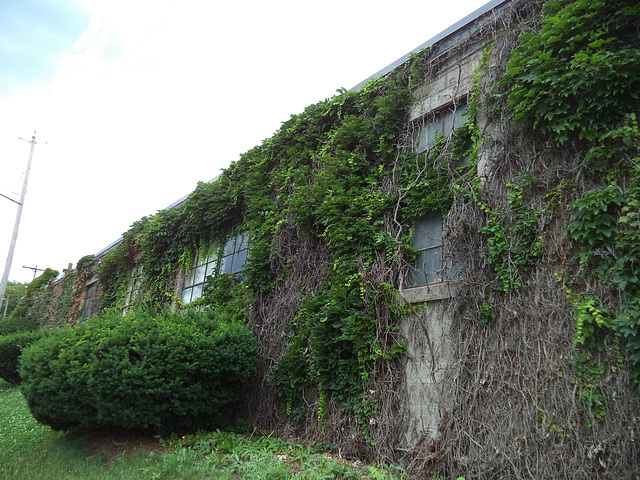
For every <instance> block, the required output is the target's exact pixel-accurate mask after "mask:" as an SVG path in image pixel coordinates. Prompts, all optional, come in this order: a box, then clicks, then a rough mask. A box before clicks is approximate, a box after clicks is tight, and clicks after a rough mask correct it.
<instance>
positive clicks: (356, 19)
mask: <svg viewBox="0 0 640 480" xmlns="http://www.w3.org/2000/svg"><path fill="white" fill-rule="evenodd" d="M484 3H486V2H485V0H449V1H448V2H441V1H438V2H436V1H430V0H427V1H424V0H423V1H415V0H413V1H409V0H393V1H391V0H387V1H378V0H367V1H364V0H340V1H337V0H324V1H322V2H303V1H300V0H297V1H294V0H272V1H270V2H267V1H264V0H263V1H257V0H244V1H235V2H219V1H204V0H180V1H177V0H153V1H151V0H148V1H147V0H102V1H101V0H55V1H54V0H0V194H3V195H6V196H9V197H11V198H13V199H15V200H18V199H19V196H20V190H21V188H22V178H23V173H24V170H25V168H26V164H27V159H28V156H29V144H28V143H27V142H24V141H22V140H19V138H18V137H22V138H25V139H27V140H29V139H30V138H31V135H32V134H33V132H34V130H37V134H36V139H37V141H38V142H47V143H46V144H44V143H42V144H40V143H39V144H38V145H36V147H35V151H34V156H33V165H32V168H31V174H30V177H29V188H28V192H27V197H26V201H25V205H24V210H23V215H22V221H21V225H20V234H19V236H18V243H17V248H16V252H15V255H14V258H13V263H12V269H11V274H10V276H9V279H10V280H17V281H21V282H28V281H30V280H31V279H32V278H33V271H31V270H28V269H26V268H23V266H28V267H36V266H37V267H38V268H45V267H50V268H53V269H56V270H60V271H62V269H63V268H66V266H67V264H68V263H73V264H74V265H75V264H76V262H77V261H78V260H79V259H80V258H81V257H83V256H84V255H87V254H95V253H97V252H98V251H100V250H101V249H102V248H104V247H106V246H107V245H109V244H110V243H111V242H113V241H114V240H116V239H117V238H119V236H120V235H121V234H122V233H123V232H125V231H126V230H128V229H129V226H130V225H131V224H132V223H133V222H135V221H136V220H138V219H140V218H142V217H143V216H145V215H152V214H154V213H156V212H157V211H158V210H160V209H163V208H165V207H166V206H168V205H169V204H171V203H173V202H174V201H175V200H177V199H179V198H181V197H183V196H184V195H187V194H188V193H190V192H191V191H193V189H194V188H195V186H196V184H197V182H198V181H208V180H210V179H211V178H213V177H215V176H216V175H218V174H219V173H220V169H222V168H225V167H227V166H228V165H229V163H230V162H232V161H234V160H237V159H238V157H239V155H240V154H241V153H243V152H245V151H247V150H249V149H250V148H252V147H253V146H254V145H257V144H260V143H261V142H262V140H263V139H265V138H268V137H270V136H271V135H272V134H273V133H274V132H275V131H276V130H277V129H278V128H279V126H280V125H281V123H282V122H283V121H286V120H287V119H288V118H289V117H290V116H291V115H292V114H296V113H300V112H302V111H303V110H304V108H305V107H306V106H307V105H310V104H313V103H316V102H318V101H320V100H323V99H325V98H329V97H331V96H333V95H334V94H335V93H336V90H337V89H338V88H343V87H344V88H347V89H348V88H351V87H353V86H354V85H356V84H358V83H359V82H360V81H362V80H364V79H365V78H367V77H368V76H370V75H372V74H374V73H375V72H377V71H378V70H380V69H381V68H383V67H385V66H386V65H388V64H390V63H391V62H393V61H394V60H396V59H397V58H399V57H401V56H403V55H404V54H406V53H407V52H409V51H411V50H413V49H414V48H416V47H417V46H419V45H421V44H422V43H424V42H425V41H427V40H428V39H429V38H431V37H433V36H434V35H436V34H438V33H439V32H441V31H442V30H444V29H446V28H447V27H448V26H450V25H452V24H453V23H455V22H457V21H458V20H460V19H461V18H463V17H465V16H466V15H468V14H469V13H471V12H473V11H474V10H476V9H477V8H479V7H480V6H482V5H483V4H484ZM16 211H17V205H16V204H15V203H13V202H11V201H9V200H7V199H6V198H4V197H0V269H1V270H0V275H1V274H2V271H4V265H5V260H6V257H7V253H8V250H9V243H10V240H11V233H12V231H13V225H14V221H15V215H16Z"/></svg>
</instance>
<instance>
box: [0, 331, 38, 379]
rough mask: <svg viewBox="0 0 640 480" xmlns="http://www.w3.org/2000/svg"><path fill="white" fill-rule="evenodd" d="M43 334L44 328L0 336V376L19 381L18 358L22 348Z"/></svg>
mask: <svg viewBox="0 0 640 480" xmlns="http://www.w3.org/2000/svg"><path fill="white" fill-rule="evenodd" d="M44 335H45V331H44V330H34V331H31V332H19V333H14V334H11V335H3V336H0V378H3V379H4V380H6V381H7V382H9V383H14V384H18V383H20V372H19V360H20V355H21V354H22V350H23V349H24V348H25V347H27V346H28V345H31V344H32V343H34V342H35V341H37V340H40V339H41V338H42V337H43V336H44Z"/></svg>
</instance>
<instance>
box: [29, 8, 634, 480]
mask: <svg viewBox="0 0 640 480" xmlns="http://www.w3.org/2000/svg"><path fill="white" fill-rule="evenodd" d="M497 12H498V13H496V15H494V16H492V17H490V20H491V21H485V22H484V23H482V24H481V25H480V26H479V28H478V29H476V30H475V31H474V32H473V34H471V35H469V36H468V37H466V38H465V39H464V40H462V41H460V42H459V43H458V44H457V45H455V46H454V47H452V49H451V52H448V53H447V55H455V53H456V52H462V51H463V50H464V49H465V48H466V47H468V46H470V45H472V44H473V43H474V42H476V43H480V44H481V45H482V46H483V48H484V56H483V61H482V63H481V65H479V66H478V68H477V69H476V73H475V75H474V87H473V90H472V91H471V93H470V94H469V95H468V98H466V99H464V100H466V101H467V103H468V105H469V108H468V112H467V114H466V117H465V118H466V123H465V125H464V126H463V127H462V128H459V129H457V130H456V132H455V133H454V134H452V135H451V136H448V137H442V138H440V139H439V140H438V141H437V142H436V143H435V145H434V146H433V147H432V148H430V149H429V150H428V151H427V152H426V153H425V154H420V155H417V154H415V153H413V149H412V143H413V141H414V140H413V129H414V125H413V124H408V123H407V122H406V118H407V113H408V110H409V108H410V107H411V105H412V103H413V98H412V95H413V93H414V92H416V91H417V89H418V87H419V86H420V85H421V84H423V83H424V82H425V79H429V78H432V77H434V76H437V75H438V69H439V67H440V62H442V61H443V60H442V58H443V55H442V54H441V53H442V52H440V55H436V53H438V52H437V48H436V49H434V50H425V51H423V52H421V53H420V54H418V55H415V56H413V57H412V59H411V60H410V61H409V62H407V63H406V64H405V65H403V66H402V67H400V68H398V69H396V70H395V71H394V72H392V73H391V74H389V75H387V76H386V77H385V78H383V79H381V80H378V81H375V82H370V83H368V84H367V85H366V86H365V87H364V88H363V89H362V90H360V91H357V92H347V91H341V92H339V93H338V95H336V96H335V97H333V98H331V99H328V100H326V101H324V102H320V103H318V104H316V105H312V106H310V107H308V108H307V109H306V110H305V111H304V112H302V113H301V114H298V115H294V116H292V118H291V119H290V120H289V121H287V122H285V123H284V124H283V126H282V128H281V129H280V131H279V132H278V133H277V134H275V135H274V136H273V137H272V138H270V139H267V140H266V141H265V142H264V143H263V144H262V145H260V146H257V147H256V148H254V149H252V150H250V151H249V152H246V153H245V154H243V155H242V157H241V159H240V160H239V161H237V162H235V163H234V164H232V165H231V166H230V167H229V168H228V169H227V170H225V171H224V172H223V173H222V175H221V176H220V178H219V179H218V180H217V181H216V182H214V183H201V184H199V185H198V187H197V188H196V190H195V191H194V192H193V193H192V194H191V195H190V196H189V198H188V199H187V200H186V202H185V203H184V204H182V205H181V206H179V207H177V208H174V209H170V210H164V211H160V212H158V213H157V214H156V215H154V216H152V217H149V218H145V219H142V220H140V221H139V222H137V223H136V224H135V225H134V226H133V227H132V228H131V229H130V230H129V231H128V232H126V233H125V234H124V237H123V241H122V242H121V243H120V244H118V245H117V246H116V247H115V248H114V249H113V250H111V251H110V252H108V253H107V254H106V255H105V256H104V257H103V258H102V259H101V263H100V265H99V266H98V267H97V274H98V276H99V278H100V285H101V288H102V295H103V296H102V300H103V307H105V308H106V307H119V308H122V307H123V306H124V302H125V299H126V297H127V292H128V286H129V282H130V281H131V271H132V269H133V268H134V266H136V265H142V266H143V269H142V273H141V283H140V287H139V290H138V297H137V300H138V302H139V303H149V304H152V305H158V306H159V307H162V306H166V305H171V304H176V303H179V301H178V299H176V296H175V295H176V294H175V288H174V286H175V283H176V279H178V278H179V277H180V275H181V273H180V272H181V270H182V269H184V268H189V267H190V266H191V265H192V264H193V260H194V258H196V257H197V256H198V255H199V254H200V255H202V254H205V255H206V254H209V253H211V252H213V251H214V250H215V249H216V248H219V246H220V244H221V243H222V242H224V240H225V239H226V238H228V236H229V235H230V234H232V233H234V232H240V231H242V232H246V233H247V234H248V236H249V238H250V239H251V248H250V253H249V266H248V268H247V270H246V271H245V272H244V273H243V275H244V279H243V281H242V282H240V283H238V282H234V280H233V279H232V278H230V277H226V276H221V277H218V278H217V279H215V280H213V281H212V282H210V283H209V285H208V287H207V288H206V289H205V295H204V296H203V297H202V298H201V299H200V300H198V301H197V302H196V304H197V305H198V306H201V307H205V308H214V309H225V310H227V311H228V312H229V313H230V314H231V315H234V316H237V317H244V318H245V319H246V322H247V323H248V325H249V327H250V328H251V330H252V331H253V333H254V334H255V336H256V338H257V339H258V347H259V350H260V360H259V366H258V370H257V374H256V375H255V376H254V378H253V380H252V381H251V384H250V387H249V390H250V391H251V394H250V395H247V396H246V398H245V400H244V402H243V405H242V409H241V410H242V413H243V415H244V416H245V417H246V418H247V419H248V420H249V421H250V422H251V423H253V424H254V425H256V426H259V427H261V428H263V429H279V430H280V431H281V432H283V434H284V435H292V436H293V435H297V436H299V437H301V438H304V439H305V440H323V441H330V442H331V443H333V444H334V445H336V446H339V447H340V448H341V449H342V452H343V453H344V454H346V455H357V456H361V457H363V458H374V457H375V458H378V459H382V460H385V461H394V462H403V463H404V464H405V465H407V466H408V468H409V469H410V470H411V471H413V472H414V473H417V474H421V475H424V476H426V477H427V478H429V477H431V476H432V475H435V476H438V475H443V476H445V477H450V476H452V475H464V476H465V477H466V478H497V477H501V478H527V477H535V478H585V479H586V478H625V476H627V477H628V476H631V478H633V474H634V472H637V471H639V470H640V454H639V452H638V447H637V442H636V438H637V436H638V435H639V434H640V431H639V429H640V425H639V423H638V422H640V407H639V405H638V380H639V377H638V375H639V372H640V333H639V331H640V306H639V305H640V281H639V279H638V273H637V272H639V271H640V266H639V265H638V263H639V259H640V250H639V248H640V247H639V245H640V218H639V213H638V212H639V211H640V155H639V152H638V149H639V146H640V133H639V131H638V124H637V115H638V112H640V98H639V95H640V93H639V92H640V67H638V65H640V32H639V30H638V26H637V23H638V22H637V19H638V18H639V17H640V6H639V5H638V4H637V2H632V1H623V0H607V1H604V0H597V1H587V0H578V1H569V0H556V1H550V2H548V3H547V4H543V3H542V2H538V1H523V0H521V1H517V0H515V1H512V2H510V3H509V4H507V6H505V7H503V8H501V9H499V11H497ZM463 160H464V161H463ZM430 213H441V214H444V215H445V216H446V222H445V225H446V229H445V232H444V242H445V250H446V251H447V252H449V255H450V257H451V260H452V261H453V262H454V263H455V264H456V266H457V267H456V271H457V275H458V278H457V279H456V280H455V282H452V283H451V285H452V287H453V290H454V293H453V295H452V296H451V298H450V299H448V300H446V302H448V304H447V310H448V311H449V312H452V313H453V324H452V327H451V331H450V332H449V335H450V336H451V338H452V339H453V344H454V345H455V360H456V361H455V362H453V363H452V364H451V365H449V366H448V370H447V372H446V379H447V385H448V388H447V392H446V401H443V402H442V403H441V405H440V410H441V412H442V419H441V421H440V425H439V433H438V435H437V436H436V437H435V439H431V440H430V439H429V438H427V437H425V440H424V441H423V442H422V443H418V444H416V445H413V446H412V447H411V448H404V447H403V445H404V444H405V437H404V426H405V425H406V422H407V412H406V410H405V409H404V408H403V405H404V403H403V402H404V397H403V396H404V395H405V390H404V388H405V386H404V378H403V372H404V364H405V362H407V361H410V359H407V358H406V356H405V355H404V345H405V343H404V342H405V339H404V338H402V336H401V334H400V330H399V328H398V327H399V324H400V322H401V320H402V319H403V318H405V319H406V318H408V319H412V318H418V317H417V316H416V315H415V309H416V306H412V305H408V304H405V303H403V302H398V301H397V299H398V298H402V292H401V289H399V288H398V286H399V285H402V284H403V280H404V278H405V276H406V273H407V269H408V266H409V265H410V264H411V262H412V260H413V259H414V258H415V255H416V251H415V249H414V248H413V247H412V245H411V240H410V234H411V231H412V228H413V225H414V224H415V222H416V220H417V219H419V218H421V217H423V216H425V215H427V214H430ZM68 288H73V287H68ZM76 288H77V286H76ZM51 291H52V289H49V290H48V292H49V293H51ZM421 308H426V309H428V308H430V306H429V304H427V305H424V306H423V307H421ZM69 311H71V312H74V311H75V312H77V309H75V310H74V309H70V310H69ZM43 315H44V316H43V317H42V318H43V322H45V323H46V322H49V320H48V319H50V318H52V317H51V315H49V316H47V315H46V314H43ZM73 320H74V319H73V318H68V319H65V320H64V321H62V320H59V321H58V323H73ZM416 321H417V320H416ZM420 328H421V329H423V330H424V333H425V335H426V337H427V338H429V328H430V326H429V325H427V324H422V325H420ZM431 347H432V345H429V344H427V345H426V348H427V349H429V348H431Z"/></svg>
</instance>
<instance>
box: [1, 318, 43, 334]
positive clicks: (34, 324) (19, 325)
mask: <svg viewBox="0 0 640 480" xmlns="http://www.w3.org/2000/svg"><path fill="white" fill-rule="evenodd" d="M39 328H40V321H39V320H38V319H37V318H36V317H9V318H5V319H2V320H0V336H1V335H11V334H12V333H18V332H31V331H33V330H38V329H39Z"/></svg>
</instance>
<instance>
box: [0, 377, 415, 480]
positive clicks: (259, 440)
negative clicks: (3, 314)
mask: <svg viewBox="0 0 640 480" xmlns="http://www.w3.org/2000/svg"><path fill="white" fill-rule="evenodd" d="M98 438H99V439H100V441H101V442H102V443H99V442H98V443H96V442H97V439H98ZM154 443H155V448H144V449H142V450H138V451H135V452H124V451H123V452H122V453H119V450H118V449H119V448H124V447H121V446H122V445H123V443H121V442H118V441H116V440H115V439H113V438H111V437H108V438H107V437H105V438H102V437H98V436H96V435H95V433H84V434H81V433H62V432H55V431H53V430H51V429H50V428H49V427H47V426H44V425H41V424H39V423H38V422H36V420H35V419H34V418H33V417H32V416H31V414H30V412H29V409H28V407H27V404H26V401H25V399H24V397H23V395H22V393H21V391H20V389H19V388H18V387H14V386H10V385H9V384H7V383H5V382H4V381H3V380H0V480H58V479H59V480H62V479H64V480H74V479H78V480H93V479H96V480H98V479H99V480H105V479H106V480H110V479H113V480H125V479H126V480H147V479H149V480H151V479H158V480H162V479H167V480H180V479H184V480H205V479H207V480H215V479H221V480H236V479H244V478H247V479H252V480H260V479H264V480H278V479H282V480H288V479H299V480H302V479H304V480H313V479H327V478H331V479H343V480H347V479H354V480H358V479H370V480H400V479H408V477H407V476H406V474H404V472H403V471H402V470H401V469H399V468H395V467H389V466H386V465H377V466H365V465H361V464H358V463H356V462H353V463H349V462H345V461H342V460H339V459H338V458H336V457H335V456H332V455H330V454H329V453H324V454H322V453H319V452H318V450H317V449H315V450H314V449H311V448H309V447H303V446H300V445H296V444H292V443H288V442H284V441H282V440H279V439H277V438H275V437H265V436H256V435H238V434H233V433H228V432H203V433H199V434H197V435H188V436H184V437H181V438H177V437H176V438H172V439H167V440H162V441H161V440H157V441H156V442H154V440H153V439H152V438H147V442H146V444H145V445H146V447H153V446H154ZM161 445H162V446H164V447H167V448H165V449H163V448H162V447H161ZM103 447H104V448H103Z"/></svg>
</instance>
